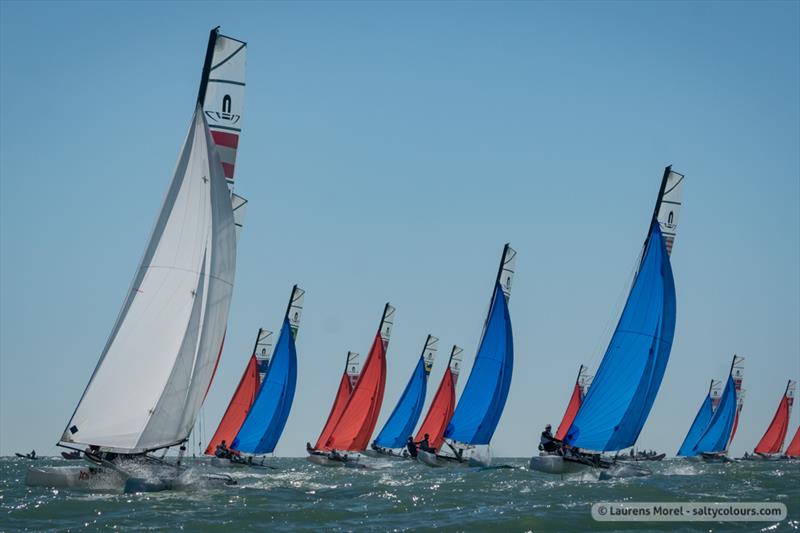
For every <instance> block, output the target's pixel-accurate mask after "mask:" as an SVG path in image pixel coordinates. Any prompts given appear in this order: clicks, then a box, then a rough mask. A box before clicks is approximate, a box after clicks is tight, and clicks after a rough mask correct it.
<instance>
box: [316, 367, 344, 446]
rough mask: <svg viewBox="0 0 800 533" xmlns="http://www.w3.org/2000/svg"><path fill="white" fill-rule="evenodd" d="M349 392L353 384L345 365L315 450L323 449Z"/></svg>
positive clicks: (342, 409) (339, 416)
mask: <svg viewBox="0 0 800 533" xmlns="http://www.w3.org/2000/svg"><path fill="white" fill-rule="evenodd" d="M351 392H353V386H352V385H351V383H350V376H348V375H347V367H345V369H344V373H343V374H342V379H341V380H339V389H338V390H337V391H336V398H335V399H334V400H333V406H332V407H331V412H330V413H329V414H328V420H327V421H326V422H325V427H323V428H322V433H320V435H319V438H318V439H317V444H316V445H315V446H314V448H316V449H317V450H321V449H323V447H324V446H325V442H326V441H327V440H328V438H329V437H330V436H331V433H332V432H333V428H334V426H335V425H336V422H338V421H339V418H341V416H342V411H344V406H345V405H347V399H348V398H350V393H351Z"/></svg>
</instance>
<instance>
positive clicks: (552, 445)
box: [539, 430, 560, 453]
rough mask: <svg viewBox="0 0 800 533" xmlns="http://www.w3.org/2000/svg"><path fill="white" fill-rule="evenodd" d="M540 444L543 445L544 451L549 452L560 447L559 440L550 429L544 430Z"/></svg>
mask: <svg viewBox="0 0 800 533" xmlns="http://www.w3.org/2000/svg"><path fill="white" fill-rule="evenodd" d="M539 446H540V447H541V449H542V451H545V452H549V453H552V452H556V451H558V449H559V448H560V446H559V445H558V441H557V440H556V439H555V438H554V437H553V434H552V433H550V432H549V431H548V430H544V431H542V436H541V438H540V439H539Z"/></svg>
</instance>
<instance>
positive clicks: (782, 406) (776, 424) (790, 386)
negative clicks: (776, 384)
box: [750, 379, 795, 459]
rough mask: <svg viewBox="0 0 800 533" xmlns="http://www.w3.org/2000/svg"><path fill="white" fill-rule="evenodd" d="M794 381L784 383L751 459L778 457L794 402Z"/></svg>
mask: <svg viewBox="0 0 800 533" xmlns="http://www.w3.org/2000/svg"><path fill="white" fill-rule="evenodd" d="M794 389H795V382H794V381H792V380H791V379H790V380H789V382H788V383H787V384H786V389H785V390H784V391H783V395H782V396H781V401H780V402H779V403H778V409H777V410H776V411H775V415H774V416H773V417H772V422H770V424H769V427H767V430H766V431H765V432H764V436H762V437H761V440H760V441H758V444H756V447H755V450H753V452H754V455H752V456H750V458H753V459H780V457H781V450H782V449H783V443H784V441H785V440H786V433H787V432H788V431H789V419H790V418H791V414H792V404H793V403H794V392H795V390H794Z"/></svg>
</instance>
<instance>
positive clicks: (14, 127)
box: [0, 2, 800, 456]
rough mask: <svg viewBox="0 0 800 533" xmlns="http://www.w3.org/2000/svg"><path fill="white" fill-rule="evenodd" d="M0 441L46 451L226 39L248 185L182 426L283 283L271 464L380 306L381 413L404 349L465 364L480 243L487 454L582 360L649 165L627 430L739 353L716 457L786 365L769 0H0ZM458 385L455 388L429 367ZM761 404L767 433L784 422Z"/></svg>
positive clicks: (779, 26) (215, 408)
mask: <svg viewBox="0 0 800 533" xmlns="http://www.w3.org/2000/svg"><path fill="white" fill-rule="evenodd" d="M0 15H2V16H0V238H1V240H0V249H1V251H2V254H1V255H0V294H1V296H0V453H2V454H9V453H13V452H14V451H18V450H30V449H31V448H36V449H37V450H38V451H39V452H40V453H55V452H56V448H55V447H54V446H53V445H54V443H55V442H56V440H57V439H58V437H59V436H60V434H61V431H62V430H63V427H64V425H65V424H66V422H67V420H68V418H69V415H70V414H71V412H72V410H73V409H74V406H75V404H76V403H77V401H78V399H79V397H80V394H81V392H82V391H83V388H84V386H85V384H86V382H87V380H88V378H89V376H90V375H91V372H92V369H93V368H94V366H95V364H96V362H97V358H98V357H99V354H100V351H101V349H102V347H103V344H104V342H105V340H106V337H107V335H108V333H109V330H110V328H111V326H112V325H113V322H114V319H115V317H116V314H117V312H118V310H119V306H120V305H121V303H122V299H123V297H124V295H125V291H126V290H127V288H128V284H129V282H130V279H131V277H132V275H133V271H134V268H135V267H136V264H137V261H138V259H139V257H140V255H141V253H142V250H143V248H144V245H145V242H146V239H147V237H148V233H149V230H150V228H151V225H152V222H153V219H154V217H155V216H156V213H157V210H158V208H159V205H160V200H161V198H162V195H163V193H164V190H165V189H166V186H167V183H168V180H169V179H170V175H171V172H172V169H173V166H174V164H175V160H176V158H177V155H178V150H179V148H180V144H181V142H182V141H183V137H184V135H185V132H186V128H187V127H188V124H189V120H190V117H191V112H192V109H193V105H194V98H195V96H196V91H197V83H198V80H199V75H200V69H201V66H202V60H203V54H204V52H205V45H206V40H207V35H208V31H209V29H210V28H212V27H214V26H216V25H221V26H222V30H223V32H224V33H226V34H229V35H232V36H235V37H238V38H241V39H244V40H246V41H248V43H249V48H248V50H249V52H248V74H247V84H248V85H247V94H246V104H245V116H244V119H243V120H244V131H243V136H242V141H241V144H240V150H239V159H238V161H237V168H236V172H237V192H239V193H240V194H242V195H243V196H245V197H247V198H248V199H249V200H250V204H249V210H248V213H247V220H246V225H245V229H244V233H243V238H242V240H241V242H240V247H239V257H238V267H237V279H236V288H235V293H234V300H233V305H232V309H231V318H230V324H229V330H228V336H227V341H226V346H225V352H224V354H223V357H222V361H221V363H220V367H219V372H218V374H217V378H216V380H215V382H214V385H213V386H212V389H211V392H210V394H209V396H208V399H207V401H206V406H205V407H204V410H203V413H202V417H201V418H202V420H203V422H204V424H205V428H206V430H205V435H206V438H208V437H210V436H211V434H212V433H213V430H214V428H215V425H216V423H217V421H218V420H219V417H220V416H221V414H222V411H223V410H224V408H225V406H226V405H227V401H228V398H229V396H230V394H231V393H232V391H233V389H234V387H235V385H236V383H237V382H238V379H239V377H240V375H241V372H242V369H243V366H244V364H245V361H246V358H247V356H248V355H249V350H250V349H251V347H252V342H253V340H254V337H255V333H256V331H257V329H258V327H259V326H264V327H268V328H272V329H277V328H278V327H279V325H280V320H281V318H282V313H283V312H284V309H285V305H286V299H287V298H288V296H289V291H290V289H291V286H292V284H293V283H298V284H300V286H301V287H303V288H305V289H306V290H307V295H306V304H305V310H304V314H303V321H302V324H301V327H300V333H299V337H298V353H299V358H300V360H299V365H300V367H299V382H298V389H297V396H296V400H295V404H294V407H293V410H292V413H291V416H290V418H289V422H288V424H287V427H286V431H285V433H284V436H283V439H282V440H281V442H280V443H279V445H278V448H277V450H276V452H277V453H278V454H279V455H301V454H302V453H303V447H304V444H305V442H306V441H308V440H311V441H313V440H314V439H315V438H316V437H317V435H318V433H319V430H320V429H321V426H322V424H323V422H324V419H325V417H326V416H327V413H328V409H329V407H330V403H331V401H332V397H333V394H334V391H335V388H336V386H337V379H338V374H339V372H340V371H341V367H342V365H343V358H344V356H345V353H346V351H347V350H355V351H359V352H361V353H365V352H366V351H367V349H368V347H369V344H370V342H371V340H372V336H373V335H374V330H375V328H376V327H377V323H378V320H379V318H380V313H381V311H382V308H383V304H384V302H386V301H387V300H389V301H391V302H392V303H393V304H394V305H395V306H396V307H397V315H396V320H395V332H394V335H393V338H392V341H391V345H390V349H389V356H388V360H389V363H388V364H389V377H388V382H387V388H386V397H385V399H386V400H385V404H384V408H383V410H382V415H381V419H380V421H379V424H381V423H382V422H383V421H384V420H385V419H386V417H387V416H388V414H389V412H390V411H391V408H392V406H393V402H394V401H395V400H396V399H397V398H398V396H399V395H400V393H401V391H402V388H403V387H404V385H405V382H406V380H407V379H408V376H409V374H410V373H411V371H412V369H413V366H414V363H415V362H416V359H417V357H418V355H419V351H420V350H421V348H422V344H423V342H424V341H425V336H426V335H427V334H428V333H432V334H434V335H436V336H438V337H439V338H440V339H441V349H440V353H439V355H438V359H437V361H436V362H435V364H434V370H433V373H432V378H431V383H432V386H431V388H430V390H429V399H430V397H431V396H432V395H433V392H432V389H433V387H434V386H435V385H436V384H438V380H439V378H440V376H441V373H442V370H443V368H444V363H445V361H446V354H447V351H448V347H449V346H450V345H451V344H452V343H458V344H459V345H461V346H463V347H464V348H465V366H466V367H467V368H468V367H469V366H471V363H472V359H473V357H474V353H475V349H476V346H477V342H478V337H479V335H480V329H481V325H482V323H483V319H484V316H485V312H486V309H487V305H488V301H489V297H490V295H491V289H492V282H493V279H494V275H495V272H496V268H497V262H498V261H499V255H500V252H501V250H502V246H503V244H504V243H505V242H507V241H508V242H511V244H512V246H514V247H515V248H516V249H517V251H518V261H517V276H516V280H515V286H514V290H513V294H512V298H511V306H510V310H511V317H512V322H513V326H514V334H515V354H516V360H515V368H514V377H513V381H512V385H511V394H510V396H509V400H508V403H507V407H506V410H505V414H504V416H503V419H502V420H501V422H500V426H499V428H498V431H497V433H496V434H495V438H494V442H493V447H494V452H495V454H497V455H514V456H526V455H530V454H531V453H533V452H534V450H535V446H536V442H537V440H538V433H539V431H541V427H542V426H543V425H544V424H545V423H547V422H551V423H553V424H557V423H558V421H559V420H560V418H561V415H562V413H563V410H564V408H565V406H566V402H567V400H568V397H569V394H570V392H571V386H572V382H573V380H574V377H575V374H576V372H577V369H578V366H579V364H581V363H585V364H589V365H591V366H592V367H593V368H595V369H596V368H597V365H598V364H599V361H600V358H601V356H602V353H603V351H604V349H605V345H606V342H607V341H608V338H609V336H610V333H611V331H612V329H613V327H614V324H615V322H616V319H617V316H618V313H619V311H620V308H621V304H622V301H623V298H624V296H625V293H626V290H627V286H628V283H629V280H630V276H631V274H632V270H633V268H634V266H635V261H636V258H637V255H638V253H639V250H640V246H641V243H642V241H643V239H644V237H645V232H646V230H647V224H648V221H649V217H650V215H651V212H652V209H653V202H654V201H655V196H656V193H657V189H658V185H659V180H660V178H661V174H662V171H663V168H664V166H665V165H667V164H670V163H672V164H673V165H674V166H675V169H676V170H678V171H680V172H684V173H685V174H686V176H687V178H686V185H685V189H684V206H683V212H682V214H681V222H680V229H679V233H678V237H677V240H676V244H675V248H674V252H673V255H672V262H673V269H674V272H675V282H676V287H677V299H678V318H677V330H676V335H675V342H674V347H673V351H672V357H671V360H670V363H669V366H668V368H667V373H666V375H665V378H664V382H663V385H662V387H661V391H660V393H659V396H658V398H657V400H656V403H655V406H654V408H653V411H652V412H651V415H650V418H649V421H648V423H647V425H646V426H645V428H644V431H643V432H642V435H641V438H640V440H639V445H640V446H641V447H645V448H656V449H659V450H663V451H666V452H669V453H674V452H675V451H676V450H677V448H678V446H679V444H680V442H681V440H682V439H683V436H684V434H685V432H686V431H687V429H688V427H689V424H690V423H691V421H692V419H693V417H694V415H695V412H696V410H697V408H698V407H699V405H700V402H701V400H702V399H703V395H704V394H705V390H706V388H707V386H708V380H709V379H711V378H712V377H715V378H718V379H719V378H722V377H723V376H724V375H725V373H726V372H727V369H728V365H729V364H730V358H731V356H732V354H733V353H734V352H736V353H739V354H742V355H744V356H746V357H747V360H746V363H745V372H746V374H745V380H744V386H745V388H746V389H747V390H748V392H747V400H746V404H745V407H744V412H743V415H742V420H741V423H740V426H739V427H740V430H739V433H738V435H737V437H736V440H735V442H734V445H733V452H734V454H736V455H738V454H740V453H743V452H744V451H745V450H748V449H752V447H753V446H754V445H755V443H756V442H757V440H758V438H759V437H760V434H761V433H762V432H763V431H764V429H765V428H766V425H767V424H768V423H769V420H770V419H771V417H772V414H773V412H774V410H775V407H776V406H777V402H778V399H779V396H780V394H781V392H782V390H783V387H784V386H785V384H786V380H787V379H788V378H793V379H798V378H800V207H798V205H799V204H800V151H799V150H798V146H800V97H798V95H800V66H799V65H800V34H799V32H800V30H798V28H800V23H799V22H800V4H798V3H796V2H752V3H748V2H735V3H730V2H725V3H723V2H670V3H658V2H642V3H632V2H606V3H602V2H586V3H582V2H569V3H546V2H537V3H522V2H515V3H501V2H493V3H477V2H475V3H458V2H445V3H390V2H383V3H366V2H354V3H337V2H321V3H312V2H305V3H278V2H270V3H255V2H243V3H236V2H226V3H221V4H214V3H198V4H192V3H189V2H180V3H122V2H114V3H111V2H109V3H94V2H92V3H67V2H58V3H44V2H36V3H33V2H29V3H15V2H3V3H2V4H0ZM465 381H466V378H465V377H464V378H462V380H461V382H460V384H461V385H462V386H463V383H464V382H465ZM799 413H800V409H795V413H794V414H793V416H792V419H793V421H792V424H791V431H794V429H795V428H796V427H797V424H798V420H800V414H799Z"/></svg>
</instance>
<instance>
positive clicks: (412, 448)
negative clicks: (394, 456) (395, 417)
mask: <svg viewBox="0 0 800 533" xmlns="http://www.w3.org/2000/svg"><path fill="white" fill-rule="evenodd" d="M406 450H408V454H409V455H410V456H411V457H416V456H417V443H416V442H414V438H413V437H411V436H409V437H408V440H407V441H406Z"/></svg>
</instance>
